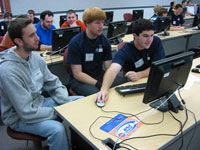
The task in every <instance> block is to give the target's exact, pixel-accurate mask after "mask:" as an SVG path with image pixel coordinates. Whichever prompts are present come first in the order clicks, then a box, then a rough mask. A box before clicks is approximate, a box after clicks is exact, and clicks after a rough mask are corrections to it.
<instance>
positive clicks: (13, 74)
mask: <svg viewBox="0 0 200 150" xmlns="http://www.w3.org/2000/svg"><path fill="white" fill-rule="evenodd" d="M8 34H9V36H10V38H11V39H12V41H13V42H14V43H15V45H16V47H12V48H10V49H8V50H7V51H3V52H1V53H0V58H1V62H0V72H1V73H0V99H1V106H2V107H1V109H2V110H1V112H2V114H1V115H2V116H1V117H2V121H3V123H4V124H5V125H7V126H9V127H11V128H12V129H14V130H16V131H19V132H26V133H31V134H35V135H40V136H42V137H46V138H47V141H48V146H49V149H51V150H68V142H67V135H66V131H65V127H64V125H63V124H62V123H61V122H59V121H57V119H58V116H57V113H56V112H55V110H54V107H55V106H58V105H61V104H64V103H67V102H71V101H73V100H76V99H78V98H82V96H69V95H68V92H67V89H66V87H65V86H63V85H62V84H61V82H60V80H59V79H58V77H56V76H55V75H53V74H52V73H51V72H50V71H49V69H48V67H47V64H46V62H45V61H44V60H43V59H42V58H41V57H40V56H39V55H38V54H37V53H35V52H32V51H33V50H36V49H37V48H38V44H39V38H38V36H37V33H36V28H35V26H34V25H33V23H32V20H30V19H28V18H17V19H15V20H13V21H12V22H11V23H10V25H9V28H8ZM43 90H45V91H47V92H48V94H49V95H50V96H49V97H46V98H44V96H42V95H41V93H42V91H43Z"/></svg>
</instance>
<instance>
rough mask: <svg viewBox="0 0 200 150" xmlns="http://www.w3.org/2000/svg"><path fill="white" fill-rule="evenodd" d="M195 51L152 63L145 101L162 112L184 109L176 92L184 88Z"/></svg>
mask: <svg viewBox="0 0 200 150" xmlns="http://www.w3.org/2000/svg"><path fill="white" fill-rule="evenodd" d="M193 55H194V53H193V52H185V53H182V54H179V55H175V56H172V57H168V58H165V59H162V60H158V61H155V62H153V63H152V65H151V69H150V73H149V78H148V81H147V86H146V90H145V93H144V98H143V103H145V104H147V103H150V102H152V101H154V102H152V103H151V104H150V106H151V107H153V108H156V109H158V110H160V111H162V112H165V111H168V110H172V111H174V112H176V113H177V112H178V110H181V109H183V107H182V105H181V104H180V102H179V100H178V99H177V97H176V96H175V95H174V92H175V91H176V89H177V88H182V87H183V86H184V85H185V83H186V81H187V78H188V75H189V73H190V69H191V65H192V60H193Z"/></svg>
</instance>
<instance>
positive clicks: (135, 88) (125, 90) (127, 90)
mask: <svg viewBox="0 0 200 150" xmlns="http://www.w3.org/2000/svg"><path fill="white" fill-rule="evenodd" d="M146 85H147V83H140V84H133V85H127V86H118V87H116V88H115V90H116V91H117V92H119V93H120V94H122V95H126V94H132V93H139V92H144V91H145V89H146Z"/></svg>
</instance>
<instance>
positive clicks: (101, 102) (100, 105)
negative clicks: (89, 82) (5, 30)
mask: <svg viewBox="0 0 200 150" xmlns="http://www.w3.org/2000/svg"><path fill="white" fill-rule="evenodd" d="M96 105H97V106H98V107H104V105H105V102H103V101H102V99H100V101H99V102H96Z"/></svg>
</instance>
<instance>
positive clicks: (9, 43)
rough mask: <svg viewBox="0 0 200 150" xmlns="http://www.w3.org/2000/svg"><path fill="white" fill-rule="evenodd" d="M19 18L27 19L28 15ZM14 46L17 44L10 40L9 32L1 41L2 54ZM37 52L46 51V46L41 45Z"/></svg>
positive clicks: (0, 49)
mask: <svg viewBox="0 0 200 150" xmlns="http://www.w3.org/2000/svg"><path fill="white" fill-rule="evenodd" d="M17 18H27V16H26V15H19V16H17ZM13 46H15V44H14V43H13V41H12V40H11V39H10V37H9V35H8V32H6V34H5V35H4V37H3V40H2V41H1V44H0V52H1V51H4V50H6V49H8V48H11V47H13ZM37 50H38V51H40V50H46V45H44V44H41V43H40V44H39V46H38V49H37Z"/></svg>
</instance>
